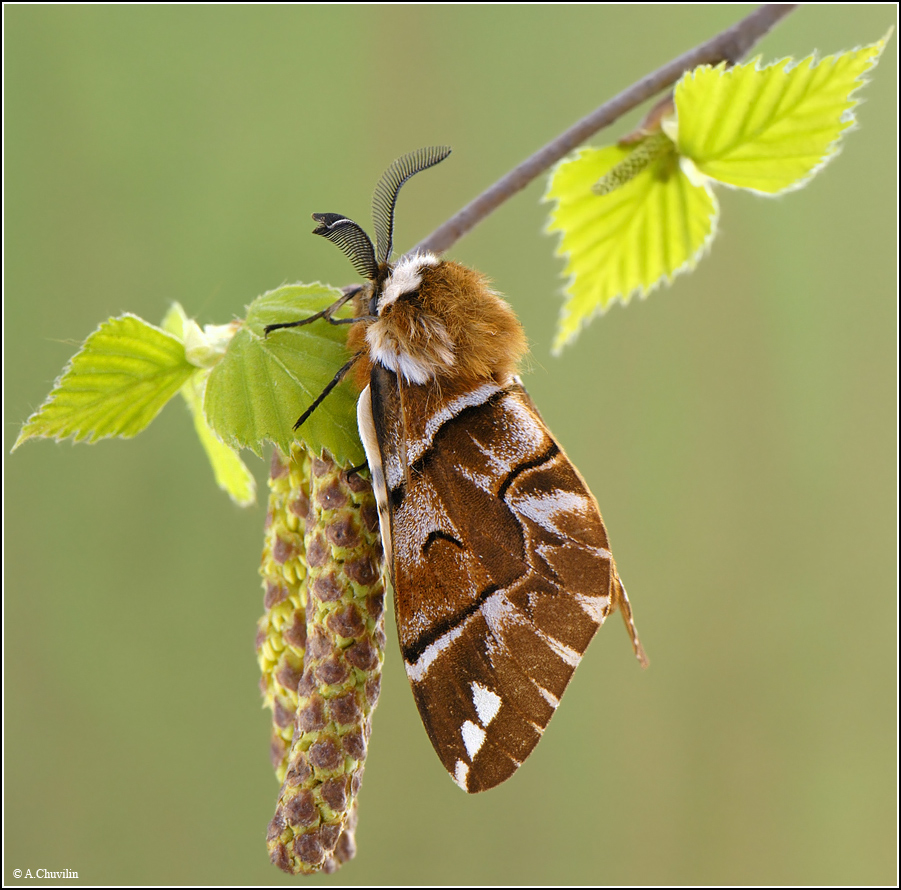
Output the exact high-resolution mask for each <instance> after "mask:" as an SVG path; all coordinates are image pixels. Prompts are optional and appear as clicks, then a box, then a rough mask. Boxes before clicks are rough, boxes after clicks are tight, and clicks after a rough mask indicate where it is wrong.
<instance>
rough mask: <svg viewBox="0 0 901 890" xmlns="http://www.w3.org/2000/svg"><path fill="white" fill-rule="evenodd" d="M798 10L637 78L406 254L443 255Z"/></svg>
mask: <svg viewBox="0 0 901 890" xmlns="http://www.w3.org/2000/svg"><path fill="white" fill-rule="evenodd" d="M798 5H799V4H797V3H770V4H766V5H764V6H761V7H759V8H758V9H756V10H754V12H752V13H751V14H750V15H749V16H747V17H746V18H744V19H742V20H741V21H740V22H739V23H738V24H736V25H733V26H732V27H731V28H727V29H726V30H725V31H723V32H722V33H720V34H718V35H717V36H716V37H713V38H712V39H710V40H708V41H707V42H706V43H702V44H701V45H700V46H697V47H695V48H694V49H692V50H689V51H688V52H687V53H683V54H682V55H681V56H678V57H677V58H675V59H673V60H672V61H671V62H668V63H667V64H666V65H664V66H663V67H662V68H658V69H657V70H656V71H655V72H653V73H652V74H648V75H647V76H646V77H643V78H642V79H641V80H639V81H638V82H637V83H634V84H633V85H632V86H630V87H628V88H627V89H625V90H623V92H621V93H620V94H619V95H618V96H614V97H613V98H612V99H611V100H610V101H609V102H605V103H604V104H603V105H601V106H600V108H597V109H596V110H595V111H593V112H592V113H591V114H589V115H588V116H587V117H583V118H582V120H580V121H578V122H577V123H576V124H574V125H573V126H572V127H570V128H569V129H568V130H566V132H564V133H562V134H561V135H560V136H558V137H557V138H556V139H554V140H552V141H551V142H549V143H548V144H547V145H545V146H544V147H543V148H540V149H539V150H538V151H537V152H535V154H533V155H532V156H531V157H530V158H527V159H526V160H525V161H523V162H522V163H521V164H520V165H519V166H518V167H516V168H514V169H513V170H511V171H510V172H509V173H508V174H507V175H506V176H503V177H502V178H501V179H499V180H498V181H497V182H496V183H494V185H492V186H491V187H490V188H488V189H486V190H485V191H484V192H482V194H481V195H479V196H478V197H477V198H476V199H475V200H473V201H471V202H470V203H469V204H467V205H466V206H465V207H464V208H463V209H462V210H460V211H459V212H458V213H456V214H455V215H454V216H452V217H451V218H450V219H449V220H447V222H445V223H443V224H442V225H440V226H439V227H438V228H437V229H435V231H434V232H432V233H431V234H430V235H427V236H426V237H425V238H423V239H422V241H420V242H419V244H417V245H416V246H415V247H414V248H413V249H412V250H411V251H409V252H410V253H421V252H423V251H426V250H429V251H432V252H433V253H439V254H440V253H443V252H444V251H445V250H447V249H448V248H450V247H451V246H452V245H454V244H456V242H457V241H459V240H460V238H462V237H463V235H465V234H466V233H467V232H468V231H469V230H470V229H472V228H474V227H475V226H476V225H478V223H480V222H481V221H482V220H483V219H485V217H487V216H488V215H489V214H490V213H491V212H492V211H494V210H496V209H497V208H498V207H499V206H500V205H501V204H503V203H504V201H506V200H507V199H508V198H510V197H511V196H512V195H514V194H516V192H518V191H520V190H521V189H524V188H525V187H526V186H527V185H528V184H529V183H530V182H531V181H532V180H533V179H535V177H536V176H538V175H539V174H541V173H544V171H545V170H548V169H549V168H550V167H551V166H553V165H554V164H556V163H557V161H559V160H560V159H561V158H563V157H565V156H566V155H567V154H569V152H571V151H572V150H573V149H574V148H576V147H577V146H579V145H581V144H582V143H583V142H585V140H586V139H588V138H590V137H591V136H594V134H595V133H597V132H598V131H600V130H602V129H603V128H604V127H607V126H609V125H610V124H612V123H613V122H614V121H615V120H617V119H618V118H619V117H621V116H622V115H623V114H625V113H626V112H628V111H631V110H632V109H633V108H635V107H636V106H637V105H640V104H641V103H642V102H644V101H645V100H646V99H649V98H650V97H651V96H653V95H655V94H656V93H659V92H660V91H661V90H664V89H666V88H667V87H668V86H670V85H671V84H673V83H675V82H676V81H677V80H678V79H679V78H680V77H681V76H682V74H683V73H684V72H685V71H688V70H690V69H692V68H696V67H697V66H698V65H716V64H719V63H720V62H733V63H734V62H738V61H739V60H740V59H741V58H743V57H744V56H745V55H746V54H747V52H748V51H749V50H750V49H751V47H752V46H754V44H755V43H757V41H758V40H760V38H761V37H763V36H764V35H765V34H766V33H767V32H768V31H769V30H770V29H771V28H772V27H773V26H774V25H775V24H776V23H777V22H778V21H779V20H780V19H783V18H784V17H785V16H787V15H788V14H789V13H790V12H793V11H794V10H795V9H796V8H797V7H798Z"/></svg>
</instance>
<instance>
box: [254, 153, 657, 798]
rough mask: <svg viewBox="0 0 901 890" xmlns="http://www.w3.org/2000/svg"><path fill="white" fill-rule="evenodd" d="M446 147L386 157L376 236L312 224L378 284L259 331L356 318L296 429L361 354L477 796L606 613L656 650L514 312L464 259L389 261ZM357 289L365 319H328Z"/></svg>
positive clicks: (462, 761) (443, 706)
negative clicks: (404, 202)
mask: <svg viewBox="0 0 901 890" xmlns="http://www.w3.org/2000/svg"><path fill="white" fill-rule="evenodd" d="M448 154H450V149H449V148H446V147H433V148H424V149H420V150H419V151H416V152H412V153H411V154H408V155H404V156H403V157H402V158H399V159H398V160H397V161H395V162H394V163H393V164H392V165H391V166H390V167H389V168H388V170H387V171H386V172H385V174H384V175H383V176H382V178H381V180H380V181H379V184H378V186H377V187H376V191H375V196H374V198H373V217H374V222H375V231H376V245H377V247H374V246H373V244H372V241H371V240H370V239H369V237H368V236H367V234H366V233H365V232H364V231H363V229H362V228H361V227H360V226H359V225H358V224H357V223H355V222H353V221H351V220H350V219H348V218H347V217H345V216H342V215H340V214H335V213H327V214H314V215H313V218H314V219H315V220H316V221H317V222H318V223H319V225H318V227H317V228H316V229H315V230H314V232H315V234H317V235H322V236H324V237H326V238H328V239H329V240H330V241H333V242H335V243H336V244H337V245H338V246H339V247H340V248H341V249H342V250H343V251H344V253H345V254H347V256H348V257H349V258H350V260H351V262H352V263H353V265H354V267H355V268H356V270H357V271H358V272H359V273H360V274H361V276H362V277H364V278H365V279H366V280H367V284H365V285H364V286H363V287H362V288H359V289H356V290H355V291H351V292H348V293H347V294H346V295H345V296H344V297H343V298H342V299H341V300H339V301H338V302H337V303H335V304H334V305H333V306H330V307H329V308H328V309H326V310H325V311H324V312H322V313H318V314H317V315H316V316H312V317H310V318H308V319H304V320H302V321H299V322H293V323H290V324H287V325H286V324H280V325H270V326H269V327H268V328H267V329H266V332H267V334H268V333H269V332H270V331H272V330H275V329H276V328H281V327H291V326H294V325H299V324H306V323H307V322H309V321H312V320H314V318H325V319H326V320H328V321H329V322H331V323H332V324H352V325H353V326H352V328H351V332H350V335H349V337H348V346H349V348H350V349H351V350H352V352H353V358H352V359H351V360H350V361H349V362H348V363H347V364H346V365H345V366H344V367H343V368H342V369H341V370H340V371H339V372H338V374H336V375H335V379H334V380H333V381H332V383H331V384H330V385H329V387H327V389H326V390H325V391H324V392H323V393H322V394H321V395H320V396H319V398H318V399H317V400H316V401H315V402H314V403H313V405H311V406H310V408H309V409H308V410H307V411H306V412H305V414H304V415H303V416H302V417H301V418H300V419H299V420H298V422H297V424H296V426H300V424H301V423H303V421H304V420H306V418H307V417H308V416H309V414H310V413H311V412H312V411H313V410H314V409H315V408H316V406H317V405H318V404H319V403H320V402H321V401H322V399H324V398H325V396H326V395H327V394H328V392H329V391H330V390H331V389H332V388H333V386H334V385H336V384H337V383H338V382H339V381H340V380H341V378H342V377H343V376H344V375H345V374H346V373H347V372H348V371H349V370H350V369H351V368H352V367H353V368H354V374H355V378H356V381H357V383H358V385H359V388H360V389H361V390H362V393H361V395H360V398H359V402H358V404H357V421H358V425H359V431H360V437H361V438H362V440H363V446H364V448H365V451H366V458H367V461H368V464H369V469H370V471H371V473H372V483H373V488H374V490H375V495H376V500H377V503H378V508H379V524H380V530H381V535H382V542H383V547H384V553H385V558H386V559H387V561H388V567H389V570H390V574H391V580H392V582H393V585H394V607H395V614H396V616H397V627H398V632H399V635H400V646H401V651H402V653H403V658H404V666H405V667H406V671H407V676H408V677H409V679H410V684H411V686H412V688H413V696H414V698H415V699H416V705H417V707H418V708H419V713H420V716H421V717H422V722H423V724H424V725H425V728H426V732H427V733H428V735H429V738H430V739H431V741H432V745H433V746H434V748H435V751H436V752H437V753H438V756H439V757H440V758H441V762H442V763H443V764H444V767H445V769H446V770H447V771H448V772H449V773H450V775H451V778H453V780H454V781H455V782H456V783H457V784H458V785H459V786H460V787H461V788H463V789H464V790H466V791H469V792H476V791H484V790H486V789H488V788H492V787H494V786H495V785H498V784H499V783H501V782H503V781H504V780H505V779H507V778H509V777H510V776H511V775H512V774H513V773H514V772H515V771H516V769H517V768H518V767H519V766H520V765H521V764H522V762H523V761H524V760H525V759H526V757H528V755H529V754H530V753H531V751H532V749H533V748H534V747H535V745H536V744H537V743H538V740H539V739H540V738H541V734H542V733H543V732H544V728H545V727H546V726H547V724H548V722H549V721H550V719H551V717H552V716H553V714H554V711H555V710H556V708H557V705H558V704H559V703H560V698H561V696H562V695H563V691H564V689H566V685H567V683H569V680H570V678H571V677H572V674H573V671H574V670H575V668H576V665H578V663H579V661H580V659H581V658H582V654H583V653H584V652H585V649H586V648H587V646H588V643H589V642H590V641H591V638H592V637H593V636H594V634H595V632H596V631H597V629H598V628H599V627H600V626H601V625H602V624H603V623H604V620H605V619H606V618H607V616H608V615H609V614H610V613H611V612H614V611H616V610H617V609H619V610H620V611H621V613H622V615H623V619H624V620H625V623H626V628H627V630H628V632H629V635H630V637H631V639H632V646H633V648H634V650H635V654H636V656H637V657H638V659H639V661H640V662H641V663H642V664H643V665H645V664H647V660H646V658H645V655H644V651H643V649H642V647H641V643H640V642H639V640H638V633H637V631H636V629H635V624H634V622H633V620H632V609H631V607H630V605H629V599H628V597H627V596H626V590H625V588H624V587H623V584H622V581H620V579H619V575H618V574H617V571H616V563H615V562H614V561H613V556H612V554H611V553H610V544H609V541H608V538H607V531H606V529H605V528H604V522H603V520H602V519H601V513H600V511H599V509H598V505H597V502H596V501H595V499H594V497H593V496H592V494H591V492H590V491H589V490H588V487H587V485H586V484H585V481H584V480H583V479H582V477H581V476H580V475H579V473H578V471H577V470H576V468H575V467H574V466H573V465H572V463H570V461H569V459H568V458H567V456H566V454H565V453H564V452H563V449H562V448H561V447H560V446H559V445H558V444H557V442H556V441H555V439H554V437H553V436H552V435H551V433H550V431H549V430H548V428H547V426H545V423H544V421H543V420H542V419H541V415H540V414H539V413H538V409H537V408H536V407H535V405H534V403H533V402H532V400H531V399H530V398H529V396H528V394H527V393H526V391H525V389H524V388H523V385H522V382H521V381H520V379H519V377H517V376H516V372H517V368H518V365H519V362H520V360H521V359H522V357H523V355H524V354H525V352H526V349H527V345H526V338H525V334H524V333H523V330H522V327H521V326H520V324H519V321H518V320H517V318H516V316H515V315H514V314H513V310H512V309H511V308H510V307H509V306H508V305H507V303H506V302H505V301H504V300H503V299H501V297H500V296H499V295H498V294H497V293H496V292H495V291H493V290H492V289H491V287H490V285H489V283H488V281H487V280H486V279H485V277H484V276H483V275H481V274H480V273H479V272H476V271H475V270H473V269H469V268H466V267H465V266H462V265H460V264H459V263H454V262H450V261H448V260H441V259H439V258H438V257H436V256H434V255H433V254H431V253H420V254H414V255H412V256H404V257H402V258H401V259H400V260H399V261H398V262H397V263H395V264H391V263H390V262H389V261H390V257H391V249H392V232H393V223H394V208H395V204H396V201H397V196H398V193H399V191H400V188H401V186H402V185H403V184H404V182H406V181H407V179H409V178H410V177H411V176H413V175H414V174H416V173H418V172H420V171H422V170H425V169H427V168H428V167H431V166H433V165H435V164H437V163H439V162H440V161H442V160H444V158H446V157H447V156H448ZM351 298H353V299H354V302H355V309H356V312H355V316H354V318H352V319H336V318H333V317H332V313H334V312H335V311H336V310H337V309H338V308H339V307H340V306H341V305H343V304H344V303H345V302H347V300H349V299H351ZM354 366H355V367H354ZM295 428H296V427H295Z"/></svg>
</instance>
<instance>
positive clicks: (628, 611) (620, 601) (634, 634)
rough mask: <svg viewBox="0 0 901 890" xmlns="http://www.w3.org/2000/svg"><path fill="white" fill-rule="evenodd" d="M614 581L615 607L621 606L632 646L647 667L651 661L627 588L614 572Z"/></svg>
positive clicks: (637, 656) (639, 659) (644, 666)
mask: <svg viewBox="0 0 901 890" xmlns="http://www.w3.org/2000/svg"><path fill="white" fill-rule="evenodd" d="M613 583H614V593H613V609H616V608H619V611H620V614H621V615H622V616H623V621H624V622H625V625H626V633H628V634H629V636H630V637H631V639H632V648H633V649H634V650H635V657H636V658H637V659H638V661H639V663H640V664H641V666H642V667H643V668H646V667H647V666H648V665H649V664H650V662H649V661H648V656H647V655H645V651H644V647H643V646H642V645H641V640H639V639H638V629H637V628H636V627H635V620H634V619H633V617H632V605H631V604H630V602H629V597H628V596H627V595H626V588H625V586H624V585H623V582H622V581H621V580H620V577H619V575H618V574H614V576H613ZM613 609H611V611H613Z"/></svg>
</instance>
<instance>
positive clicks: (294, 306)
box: [204, 284, 365, 465]
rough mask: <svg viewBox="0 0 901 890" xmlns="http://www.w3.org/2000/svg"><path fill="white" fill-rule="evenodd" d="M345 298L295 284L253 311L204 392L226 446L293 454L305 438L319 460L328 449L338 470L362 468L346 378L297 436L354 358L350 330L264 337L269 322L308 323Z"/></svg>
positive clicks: (323, 327) (318, 327)
mask: <svg viewBox="0 0 901 890" xmlns="http://www.w3.org/2000/svg"><path fill="white" fill-rule="evenodd" d="M340 296H341V291H339V290H336V289H334V288H331V287H328V286H326V285H324V284H309V285H304V284H292V285H286V286H284V287H280V288H278V289H276V290H273V291H269V292H268V293H266V294H263V295H262V296H261V297H258V298H257V299H256V300H254V302H253V303H252V304H251V305H250V306H249V308H248V312H247V318H246V320H245V323H244V326H243V327H242V328H241V329H240V330H239V331H238V332H237V334H235V336H234V338H233V339H232V340H231V342H230V343H229V345H228V348H227V349H226V351H225V355H224V356H223V357H222V359H221V361H219V363H218V364H217V365H216V366H215V367H214V368H213V370H212V372H211V374H210V379H209V381H208V382H207V386H206V395H205V397H204V412H205V414H206V417H207V420H208V422H209V424H210V426H211V427H212V428H213V430H214V432H215V433H216V434H217V435H218V436H219V438H220V439H221V440H222V441H223V442H225V443H226V444H227V445H230V446H231V447H232V448H235V449H238V448H250V449H251V450H252V451H254V452H255V453H256V454H260V453H261V451H262V447H263V442H264V441H267V440H268V441H270V442H273V443H275V444H276V445H277V446H278V447H279V448H280V449H281V450H282V452H284V453H285V454H288V453H290V447H291V443H292V442H294V441H295V440H297V439H300V440H302V441H303V442H305V443H306V445H307V447H309V448H310V449H311V450H312V451H313V452H315V453H316V454H321V453H322V450H323V449H327V450H328V451H329V452H330V453H331V455H332V456H333V457H334V458H335V460H336V461H337V462H338V463H340V464H343V465H357V464H361V463H363V461H364V460H365V458H364V454H363V446H362V445H361V443H360V437H359V434H358V433H357V419H356V418H357V415H356V402H357V397H358V396H359V393H358V392H357V391H356V390H355V389H354V388H353V386H352V385H351V383H350V381H349V380H344V381H343V382H342V383H340V384H339V385H338V386H336V387H335V389H334V390H332V392H331V393H330V394H329V395H328V396H327V397H326V399H325V400H324V401H323V402H322V404H321V405H320V406H319V407H318V408H317V409H316V410H315V411H314V412H313V414H312V415H311V416H310V417H309V418H308V419H307V421H306V423H304V425H303V426H302V427H301V428H300V429H299V430H298V431H297V432H296V433H295V431H294V429H293V427H294V423H295V421H296V420H297V419H298V417H300V415H301V414H303V412H304V411H305V410H306V409H307V408H309V407H310V405H311V404H312V403H313V401H315V399H316V397H317V396H319V395H320V393H322V391H323V390H324V389H325V387H326V386H327V385H328V384H329V383H330V382H331V381H332V379H333V378H334V376H335V374H336V373H337V371H338V369H339V368H340V367H341V366H342V365H343V364H344V363H345V362H346V361H347V360H348V359H349V358H350V353H349V352H348V351H347V348H346V345H345V344H346V339H347V327H346V326H337V327H336V326H335V325H330V324H329V323H328V322H326V321H324V320H319V321H315V322H313V323H312V324H309V325H304V326H302V327H298V328H287V329H285V330H280V331H273V332H272V333H271V334H270V335H269V336H268V337H265V336H264V333H263V329H264V328H265V327H266V325H268V324H278V323H280V322H288V321H297V320H298V319H301V318H306V317H307V316H309V315H312V314H313V313H316V312H319V311H321V310H322V309H325V308H326V307H327V306H329V305H330V304H331V303H334V302H335V300H337V299H338V298H339V297H340ZM345 314H346V315H349V314H350V312H349V310H348V311H347V313H345Z"/></svg>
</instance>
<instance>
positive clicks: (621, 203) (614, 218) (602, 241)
mask: <svg viewBox="0 0 901 890" xmlns="http://www.w3.org/2000/svg"><path fill="white" fill-rule="evenodd" d="M651 138H653V139H657V138H658V137H656V136H655V137H651ZM635 151H638V152H639V157H640V158H641V163H640V164H636V165H631V163H630V158H631V156H632V155H633V153H634V152H635ZM652 158H653V159H652V160H651V161H650V162H649V163H648V162H647V153H646V152H644V151H643V150H642V148H641V144H639V146H637V147H636V146H626V147H624V146H619V145H613V146H609V147H607V148H600V149H594V148H584V149H581V150H580V151H579V152H578V153H577V154H576V155H575V156H574V157H572V158H570V159H568V160H565V161H562V162H561V163H560V164H558V165H557V167H556V169H555V170H554V172H553V174H552V176H551V181H550V185H549V187H548V191H547V193H546V195H545V200H548V201H553V202H555V203H556V206H555V207H554V209H553V210H552V212H551V218H550V223H549V225H548V231H550V232H560V233H561V238H560V243H559V245H558V247H557V254H558V255H565V257H566V269H565V272H566V275H568V276H569V283H568V285H567V289H566V291H567V297H566V301H565V303H564V306H563V309H562V312H561V316H560V323H559V325H558V328H557V335H556V337H555V340H554V346H553V351H554V352H555V353H559V352H560V351H561V349H562V348H563V346H565V345H566V344H567V343H569V342H571V341H572V340H573V339H574V338H575V336H576V335H577V334H578V332H579V330H580V329H581V328H582V326H583V325H584V324H585V323H586V322H588V321H589V320H590V319H591V318H592V317H593V316H594V315H597V314H598V313H601V312H603V311H605V310H606V309H607V307H608V306H609V305H610V304H611V303H612V302H614V301H616V300H619V301H621V302H623V303H627V302H628V301H629V299H630V298H631V296H632V295H633V294H635V293H637V294H639V296H642V297H644V296H646V295H647V294H648V293H649V292H650V291H651V290H652V289H653V288H654V287H655V286H657V285H658V284H659V283H660V282H661V281H663V280H667V281H671V280H672V278H673V277H674V276H675V275H678V274H679V273H681V272H684V271H686V270H689V269H692V268H694V265H695V263H696V262H697V260H698V258H699V257H700V256H701V254H702V253H703V252H704V250H705V248H706V247H707V245H708V244H709V242H710V239H711V238H712V237H713V234H714V231H715V227H716V218H717V213H718V209H717V203H716V199H715V198H714V196H713V193H712V192H711V190H710V189H709V188H708V187H707V186H706V184H704V183H701V184H695V183H693V182H692V181H691V179H690V178H689V176H688V175H686V173H685V172H684V171H683V170H682V168H681V166H680V162H679V157H678V155H677V154H676V151H675V147H674V146H673V145H672V144H671V143H670V144H669V147H668V148H667V149H666V150H663V151H660V150H659V147H658V148H657V149H655V151H654V152H653V153H652ZM633 167H634V169H633ZM635 169H637V170H638V171H639V172H637V174H634V175H633V173H634V170H635ZM611 171H613V172H611ZM618 171H626V175H625V176H623V175H618ZM608 174H610V176H608ZM630 177H631V178H630ZM611 180H615V182H614V185H615V186H616V187H615V188H613V189H612V190H609V191H607V193H606V194H602V195H598V194H596V193H595V192H594V191H593V187H595V186H596V185H599V186H600V188H601V190H608V189H609V186H610V183H611Z"/></svg>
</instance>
